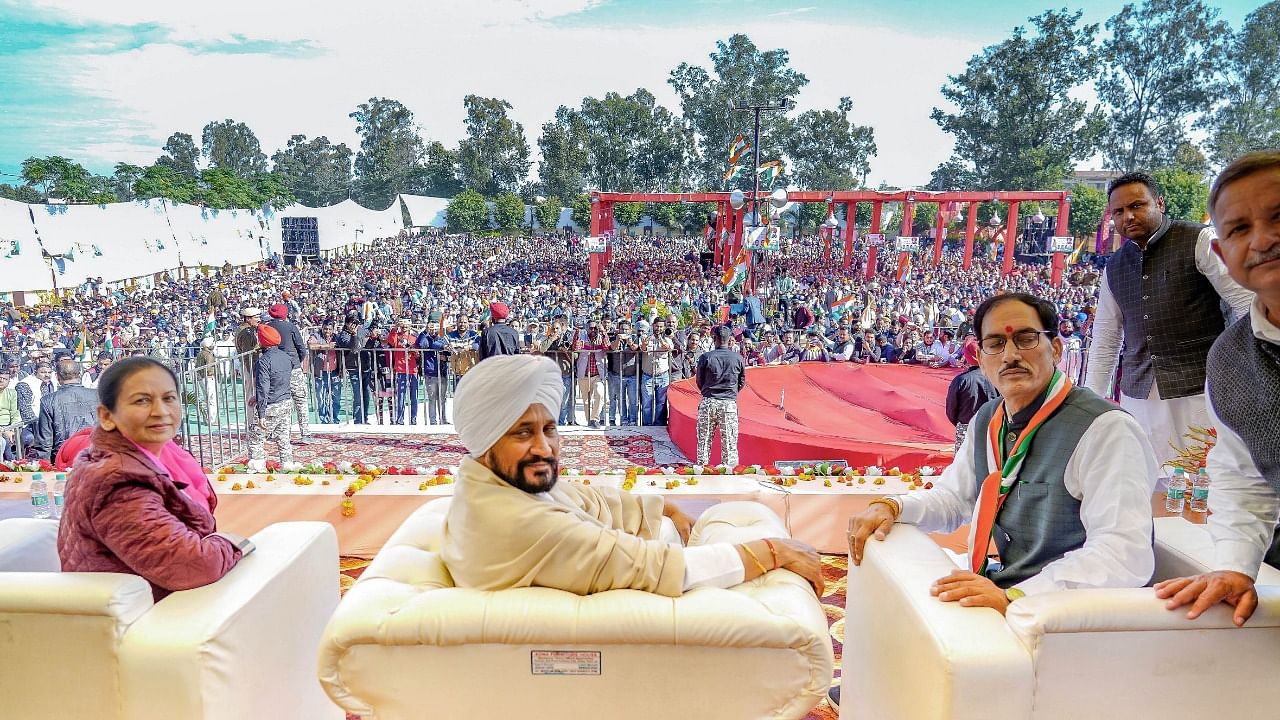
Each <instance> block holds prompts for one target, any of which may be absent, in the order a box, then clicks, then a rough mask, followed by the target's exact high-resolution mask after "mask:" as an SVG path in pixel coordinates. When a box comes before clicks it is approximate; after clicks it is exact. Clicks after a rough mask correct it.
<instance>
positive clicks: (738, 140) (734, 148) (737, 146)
mask: <svg viewBox="0 0 1280 720" xmlns="http://www.w3.org/2000/svg"><path fill="white" fill-rule="evenodd" d="M750 149H751V143H749V142H747V139H746V138H744V137H742V135H741V134H739V135H738V136H737V137H735V138H734V139H733V142H731V143H729V164H730V165H737V164H738V160H740V159H741V158H742V156H743V155H745V154H746V153H747V151H748V150H750Z"/></svg>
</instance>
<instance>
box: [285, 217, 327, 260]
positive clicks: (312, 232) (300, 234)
mask: <svg viewBox="0 0 1280 720" xmlns="http://www.w3.org/2000/svg"><path fill="white" fill-rule="evenodd" d="M280 239H281V241H282V244H283V246H284V247H283V250H284V252H283V255H284V256H285V261H286V262H289V261H291V260H292V259H293V256H295V255H301V256H302V257H304V258H307V259H314V258H318V257H320V226H319V223H318V222H317V221H316V218H313V217H287V218H281V219H280Z"/></svg>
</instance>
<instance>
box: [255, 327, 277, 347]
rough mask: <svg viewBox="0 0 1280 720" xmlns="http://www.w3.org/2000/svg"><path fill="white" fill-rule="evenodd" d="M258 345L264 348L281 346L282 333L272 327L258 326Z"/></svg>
mask: <svg viewBox="0 0 1280 720" xmlns="http://www.w3.org/2000/svg"><path fill="white" fill-rule="evenodd" d="M258 344H259V345H261V346H262V347H274V346H276V345H279V344H280V333H279V332H277V331H276V329H275V328H273V327H271V326H270V325H259V326H258Z"/></svg>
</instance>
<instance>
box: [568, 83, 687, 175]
mask: <svg viewBox="0 0 1280 720" xmlns="http://www.w3.org/2000/svg"><path fill="white" fill-rule="evenodd" d="M578 117H579V118H580V119H581V121H582V124H583V127H584V130H585V135H584V141H585V144H586V148H587V156H588V163H587V170H586V176H587V177H586V179H587V183H588V184H589V185H591V186H592V187H595V188H598V189H600V190H605V191H611V192H637V191H645V190H657V189H658V188H663V187H670V186H680V185H682V184H683V181H684V176H685V164H686V148H687V147H689V146H690V145H691V144H692V143H691V139H692V138H691V137H690V136H689V134H688V133H687V132H686V131H685V129H684V127H683V126H682V124H681V122H680V120H679V118H677V117H676V116H675V115H673V114H672V113H671V112H670V111H669V110H667V109H666V108H664V107H662V106H661V105H658V104H657V100H656V99H655V98H654V96H653V94H652V93H650V92H649V91H648V90H645V89H644V88H640V89H637V90H636V91H635V92H634V93H632V94H631V95H628V96H625V97H624V96H622V95H620V94H618V93H614V92H611V93H607V94H606V95H605V96H604V98H602V99H597V98H591V97H589V98H584V99H583V101H582V109H581V110H579V111H578Z"/></svg>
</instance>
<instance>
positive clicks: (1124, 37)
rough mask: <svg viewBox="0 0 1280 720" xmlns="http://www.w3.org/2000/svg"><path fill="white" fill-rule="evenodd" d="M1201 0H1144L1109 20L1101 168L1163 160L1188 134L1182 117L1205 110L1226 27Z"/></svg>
mask: <svg viewBox="0 0 1280 720" xmlns="http://www.w3.org/2000/svg"><path fill="white" fill-rule="evenodd" d="M1217 17H1218V10H1217V9H1216V8H1211V7H1209V6H1207V5H1205V4H1204V3H1203V2H1202V1H1201V0H1144V2H1143V3H1142V7H1141V8H1137V7H1135V6H1134V5H1133V4H1132V3H1130V4H1127V5H1125V6H1124V7H1123V8H1122V9H1121V10H1120V12H1118V13H1116V14H1115V15H1113V16H1111V18H1110V19H1109V20H1107V30H1109V31H1110V32H1111V37H1109V38H1107V39H1106V40H1104V41H1103V43H1102V68H1103V71H1102V76H1101V77H1100V78H1099V79H1098V80H1097V82H1096V84H1095V87H1096V88H1097V91H1098V98H1099V99H1100V100H1102V102H1103V103H1105V104H1106V105H1107V106H1108V110H1107V112H1108V116H1109V117H1108V126H1107V134H1106V138H1105V141H1104V143H1103V147H1102V149H1103V155H1104V156H1105V158H1106V164H1107V167H1109V168H1112V169H1114V170H1120V171H1123V172H1129V171H1132V170H1137V169H1139V168H1153V167H1165V166H1167V165H1169V164H1170V163H1171V162H1172V161H1173V155H1174V152H1175V151H1176V150H1177V148H1178V146H1179V145H1180V144H1181V143H1183V142H1184V141H1185V140H1186V136H1187V125H1188V122H1189V121H1190V120H1191V119H1192V118H1193V117H1194V116H1195V115H1196V114H1197V113H1201V112H1203V111H1205V110H1208V109H1209V106H1210V105H1211V103H1212V100H1213V96H1212V93H1213V87H1214V82H1213V80H1214V77H1215V75H1216V74H1217V64H1218V60H1219V58H1220V57H1221V55H1222V52H1223V49H1224V45H1225V43H1224V38H1226V37H1228V36H1229V33H1230V31H1229V30H1228V28H1227V25H1226V23H1224V22H1222V21H1220V20H1218V19H1217Z"/></svg>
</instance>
